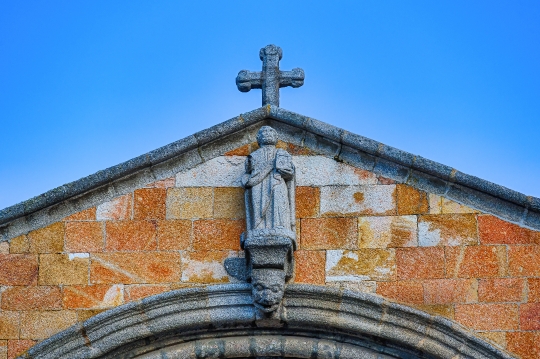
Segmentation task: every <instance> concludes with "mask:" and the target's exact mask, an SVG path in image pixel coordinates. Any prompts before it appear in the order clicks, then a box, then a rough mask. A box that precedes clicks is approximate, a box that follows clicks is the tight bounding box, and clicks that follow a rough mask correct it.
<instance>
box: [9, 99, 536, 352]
mask: <svg viewBox="0 0 540 359" xmlns="http://www.w3.org/2000/svg"><path fill="white" fill-rule="evenodd" d="M267 110H268V109H267ZM267 110H265V111H267ZM267 115H268V113H265V114H264V116H263V118H265V117H266V116H267ZM254 122H256V123H254V124H252V125H249V124H248V125H249V126H247V125H246V124H242V125H241V126H240V125H239V126H240V127H239V128H240V130H235V131H230V134H225V135H221V134H220V135H219V136H220V137H219V139H218V140H216V141H213V142H212V147H211V148H210V149H208V150H207V152H204V151H201V147H200V146H199V147H198V148H197V149H196V150H195V152H197V153H198V154H199V155H200V158H201V159H200V160H198V161H195V162H194V161H190V160H186V158H187V157H185V156H184V157H183V158H182V159H181V160H178V159H177V158H176V157H175V158H176V159H175V158H173V159H172V160H171V159H169V160H168V161H173V163H172V164H171V163H169V164H168V165H167V166H168V169H167V171H164V170H163V171H161V172H159V175H158V174H157V173H158V171H157V170H154V172H153V178H152V179H153V180H152V181H149V177H148V176H147V175H140V174H138V175H137V176H138V177H137V178H138V179H137V180H136V181H133V180H130V181H129V185H125V186H120V185H119V184H118V183H119V182H118V181H117V182H116V184H115V186H116V187H115V188H116V189H117V190H116V192H114V193H113V192H111V191H108V192H107V193H108V195H107V196H108V197H107V196H103V195H101V194H100V195H98V194H96V192H95V190H93V191H94V192H92V191H90V192H89V193H90V194H88V195H86V197H85V199H84V200H83V201H81V202H80V203H81V204H80V206H83V207H87V208H85V209H83V210H79V211H74V212H73V211H72V212H73V213H70V214H69V215H65V216H63V217H62V218H61V219H60V218H59V219H58V220H54V221H52V220H50V219H51V218H52V219H54V216H52V215H50V214H41V217H43V218H49V222H51V223H46V222H43V220H42V221H41V222H36V223H38V224H37V225H34V226H35V227H39V228H32V229H31V230H28V229H29V228H30V227H25V228H23V229H9V230H10V231H11V232H9V231H7V230H6V231H5V232H4V233H5V234H4V238H5V241H3V242H2V243H0V268H1V270H0V286H1V287H0V291H1V294H0V358H15V357H17V356H18V355H21V354H22V353H24V352H25V351H26V350H27V349H29V348H30V347H32V346H34V345H35V344H36V343H38V342H39V341H42V340H43V339H46V338H48V337H50V336H52V335H54V334H56V333H58V332H60V331H62V330H64V329H66V328H68V327H70V326H72V325H73V324H75V323H80V322H83V321H85V320H87V319H89V318H91V317H93V316H95V315H96V314H98V313H100V312H102V311H106V310H108V309H110V308H113V307H117V306H120V305H123V304H125V303H129V302H133V301H137V300H140V299H142V298H145V297H148V296H152V295H156V294H159V293H163V292H168V291H171V290H175V289H180V288H186V287H197V286H207V285H211V284H218V283H229V282H237V280H236V279H234V278H232V277H230V276H229V275H228V274H227V272H226V270H225V268H224V265H223V263H224V261H225V259H226V258H231V257H241V256H243V252H242V251H241V249H240V241H239V238H240V234H241V233H242V232H243V231H244V230H245V218H244V217H245V208H244V190H243V189H242V188H241V186H240V182H239V178H240V176H241V174H242V173H243V171H244V161H245V158H246V156H247V155H248V154H250V153H251V152H252V151H254V150H255V149H256V148H257V144H256V142H255V141H254V133H255V132H256V130H257V129H258V128H259V127H260V126H261V125H262V122H261V123H258V122H257V121H254ZM264 123H266V122H264ZM277 123H279V121H277V122H275V123H273V124H274V125H275V124H277ZM276 127H277V128H278V133H279V134H280V138H282V140H281V141H280V142H279V143H278V147H280V148H283V149H286V150H287V151H288V152H289V153H290V154H292V155H293V161H294V164H295V166H296V173H297V187H296V217H297V225H296V228H297V239H298V250H297V251H296V252H295V260H296V269H295V276H294V280H293V281H294V283H308V284H315V285H321V286H327V287H331V288H340V289H352V290H354V291H358V292H364V293H370V294H372V295H374V296H380V297H383V298H385V299H387V300H389V301H395V302H398V303H402V304H405V305H407V306H410V307H413V308H417V309H420V310H422V311H425V312H427V313H429V314H432V315H435V316H442V317H445V318H448V319H451V320H454V321H455V322H457V323H459V324H461V325H463V326H464V327H466V328H467V329H468V330H470V331H472V332H473V333H475V334H476V335H478V336H479V337H481V338H484V339H485V340H487V341H489V342H490V343H492V344H493V345H495V346H497V347H499V348H502V349H505V350H507V351H508V352H510V353H512V354H513V355H517V356H518V357H520V358H526V359H529V358H530V359H532V358H540V265H539V263H540V231H539V230H537V229H534V227H532V226H530V225H528V226H527V225H525V224H523V223H521V224H516V223H512V221H510V220H508V219H507V218H505V219H501V215H500V213H493V212H492V213H490V212H487V211H485V210H480V209H478V207H481V206H476V207H475V206H474V201H470V203H467V205H466V204H465V203H464V202H466V201H462V203H458V202H456V201H455V200H452V199H449V198H447V197H448V196H445V195H444V194H442V193H437V191H433V192H430V191H429V190H427V189H428V188H430V187H427V186H422V185H421V184H420V185H418V183H420V182H418V181H410V180H405V181H404V180H403V179H402V178H401V177H400V174H399V173H397V174H396V172H395V171H394V170H388V171H387V172H384V170H376V166H375V167H369V166H363V165H359V163H360V162H361V161H356V162H355V161H353V160H350V157H346V156H344V155H343V153H344V151H343V148H342V147H340V149H339V151H338V150H336V149H335V148H333V147H332V146H333V144H335V143H336V141H334V142H333V141H332V140H329V139H327V138H326V139H325V138H324V136H321V135H316V136H315V135H313V134H310V133H307V132H306V131H305V130H303V131H302V132H299V131H297V130H296V129H294V128H293V127H287V126H285V125H283V124H281V125H279V126H276ZM195 152H194V153H195ZM190 158H191V157H190ZM174 161H176V162H174ZM175 163H176V164H175ZM361 163H364V162H361ZM137 173H141V172H140V171H139V172H137ZM145 181H146V182H145ZM113 182H114V181H111V183H113ZM434 192H435V193H434ZM100 193H102V192H100ZM88 198H90V199H88ZM90 204H91V205H90ZM471 204H473V205H471ZM70 208H75V207H73V206H72V207H70ZM42 211H43V210H42ZM65 211H69V210H65ZM494 212H496V211H494ZM48 213H50V212H48ZM494 214H496V215H494ZM47 216H48V217H47ZM27 218H28V216H27ZM29 222H30V221H29V220H28V219H27V220H26V223H29ZM514 222H515V221H514ZM30 226H31V225H30ZM17 228H19V227H17ZM25 229H26V230H25ZM17 231H19V232H23V233H17ZM10 233H11V235H10ZM14 234H17V235H14Z"/></svg>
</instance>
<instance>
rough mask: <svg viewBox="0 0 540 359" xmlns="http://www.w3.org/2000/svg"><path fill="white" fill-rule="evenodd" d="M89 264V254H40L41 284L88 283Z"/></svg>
mask: <svg viewBox="0 0 540 359" xmlns="http://www.w3.org/2000/svg"><path fill="white" fill-rule="evenodd" d="M88 265H89V258H88V254H82V255H78V254H76V255H67V254H42V255H40V256H39V284H40V285H60V284H63V285H73V284H87V283H88Z"/></svg>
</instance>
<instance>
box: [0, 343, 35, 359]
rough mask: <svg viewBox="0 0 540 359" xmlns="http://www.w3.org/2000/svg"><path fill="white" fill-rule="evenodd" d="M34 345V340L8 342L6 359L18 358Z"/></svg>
mask: <svg viewBox="0 0 540 359" xmlns="http://www.w3.org/2000/svg"><path fill="white" fill-rule="evenodd" d="M35 344H36V341H35V340H16V339H11V340H9V341H8V356H7V359H14V358H16V357H18V356H19V355H21V354H23V353H24V352H25V351H27V350H28V349H29V348H31V347H33V346H34V345H35ZM0 353H1V352H0ZM0 358H1V356H0Z"/></svg>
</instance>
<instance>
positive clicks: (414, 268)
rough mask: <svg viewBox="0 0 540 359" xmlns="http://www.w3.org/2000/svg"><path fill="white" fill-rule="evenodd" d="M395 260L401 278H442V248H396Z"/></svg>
mask: <svg viewBox="0 0 540 359" xmlns="http://www.w3.org/2000/svg"><path fill="white" fill-rule="evenodd" d="M396 262H397V276H398V278H399V279H401V280H406V279H429V278H444V250H443V248H436V247H431V248H398V249H397V250H396Z"/></svg>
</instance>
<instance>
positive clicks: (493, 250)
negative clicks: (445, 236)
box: [445, 246, 507, 278]
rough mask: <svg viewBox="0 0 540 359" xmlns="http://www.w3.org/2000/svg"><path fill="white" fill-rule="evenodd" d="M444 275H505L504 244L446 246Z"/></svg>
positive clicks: (463, 276)
mask: <svg viewBox="0 0 540 359" xmlns="http://www.w3.org/2000/svg"><path fill="white" fill-rule="evenodd" d="M445 255H446V275H447V277H458V278H489V277H500V276H504V275H506V272H507V268H506V247H505V246H465V247H446V248H445Z"/></svg>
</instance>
